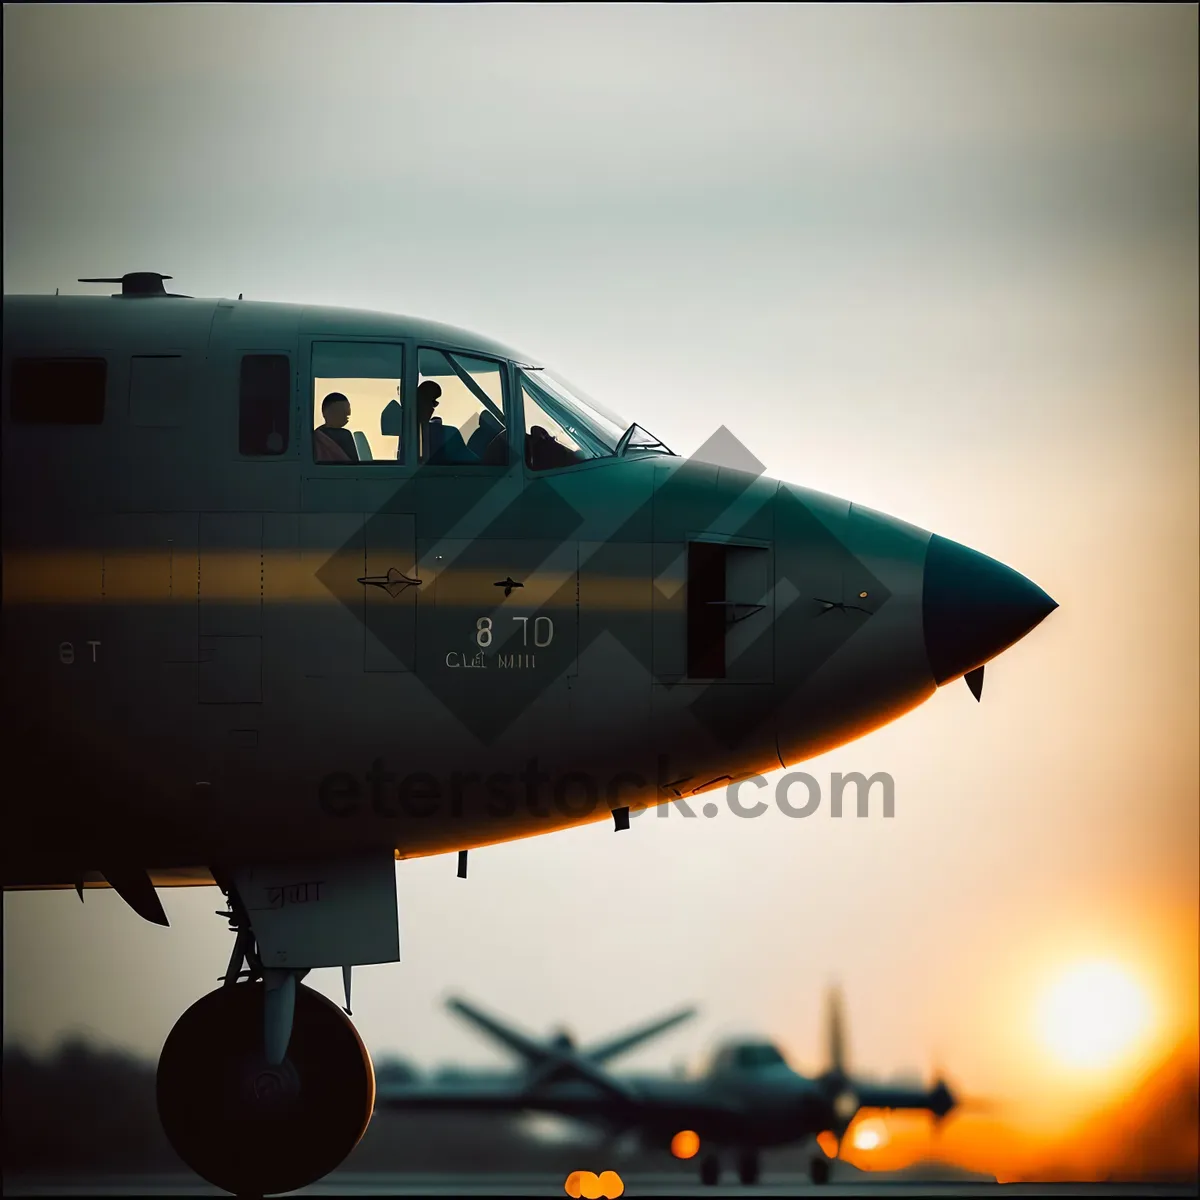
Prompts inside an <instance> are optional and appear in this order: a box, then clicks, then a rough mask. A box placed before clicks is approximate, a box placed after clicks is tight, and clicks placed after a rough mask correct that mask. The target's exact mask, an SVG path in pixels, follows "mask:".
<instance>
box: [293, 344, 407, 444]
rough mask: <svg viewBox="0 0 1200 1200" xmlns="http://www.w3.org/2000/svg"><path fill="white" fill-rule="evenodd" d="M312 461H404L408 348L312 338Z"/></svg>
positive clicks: (395, 345)
mask: <svg viewBox="0 0 1200 1200" xmlns="http://www.w3.org/2000/svg"><path fill="white" fill-rule="evenodd" d="M312 380H313V391H312V398H313V435H312V436H313V461H314V462H319V463H341V464H351V465H358V464H363V463H391V464H392V465H393V466H394V465H395V464H396V463H402V462H403V461H404V458H405V448H404V436H403V434H404V395H403V386H402V385H403V380H404V347H403V346H401V345H398V344H395V343H390V342H314V343H313V348H312Z"/></svg>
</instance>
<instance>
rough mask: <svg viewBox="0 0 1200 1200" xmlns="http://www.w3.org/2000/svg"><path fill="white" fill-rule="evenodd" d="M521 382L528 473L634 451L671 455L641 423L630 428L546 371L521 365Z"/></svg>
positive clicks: (542, 368)
mask: <svg viewBox="0 0 1200 1200" xmlns="http://www.w3.org/2000/svg"><path fill="white" fill-rule="evenodd" d="M520 380H521V393H522V397H523V399H524V403H525V464H526V466H528V467H529V469H530V470H531V471H547V470H550V469H552V468H554V467H569V466H571V465H573V464H574V463H580V462H587V461H588V460H589V459H595V458H621V457H624V456H625V455H626V454H633V453H646V452H649V453H657V454H670V453H671V451H670V450H668V449H667V447H666V446H665V445H663V443H662V442H660V441H659V440H658V439H657V438H656V437H654V436H653V435H652V434H649V433H647V432H646V431H645V430H644V429H642V427H641V426H640V425H630V424H628V423H627V422H625V421H624V420H623V419H622V418H621V417H618V416H617V415H616V413H614V412H612V411H610V410H609V409H607V408H605V407H604V406H603V405H602V404H598V403H597V402H596V401H595V400H592V399H591V398H590V397H589V396H586V395H585V394H584V393H583V392H582V391H580V390H579V388H577V387H575V386H574V385H572V384H569V383H567V382H566V380H564V379H563V378H562V377H561V376H559V375H556V374H555V373H554V372H552V371H549V370H547V369H546V368H544V367H521V368H520Z"/></svg>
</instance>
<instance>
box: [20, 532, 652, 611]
mask: <svg viewBox="0 0 1200 1200" xmlns="http://www.w3.org/2000/svg"><path fill="white" fill-rule="evenodd" d="M338 553H339V551H338V548H336V547H333V548H328V549H320V550H305V551H303V553H302V554H301V553H299V552H296V551H288V552H281V551H263V552H262V553H259V552H256V551H237V550H231V551H221V552H217V553H209V552H207V551H206V552H205V554H204V555H203V558H202V559H201V558H200V556H198V555H197V554H196V553H195V551H191V552H189V551H176V552H174V553H172V554H167V553H164V552H162V551H160V550H158V549H154V550H122V551H118V552H115V553H102V552H100V551H98V550H97V551H87V550H79V551H46V552H30V551H14V552H11V553H8V554H5V556H4V576H3V580H4V588H3V599H4V603H5V604H9V605H36V606H40V605H60V604H102V603H107V604H112V603H118V604H168V603H179V602H186V601H188V600H203V601H205V602H212V603H216V604H258V603H266V604H328V603H330V602H331V601H332V600H334V599H340V600H351V601H353V600H354V599H355V598H356V597H359V596H362V595H363V594H364V589H365V588H371V590H372V591H379V593H380V595H381V596H386V595H387V593H386V592H384V591H382V589H375V588H373V587H371V585H369V584H362V583H360V582H359V579H360V578H361V577H366V574H365V568H364V566H363V560H362V557H361V555H356V554H349V553H348V554H346V555H344V556H342V560H341V561H340V562H339V561H335V562H334V564H333V567H332V569H331V570H330V571H329V572H327V574H328V575H330V576H335V577H334V578H332V579H331V582H332V583H333V585H334V586H333V588H330V587H328V586H326V584H325V583H324V582H323V581H322V580H321V579H319V578H318V577H317V572H318V571H320V570H322V568H323V567H324V566H325V564H326V563H329V562H330V560H331V559H335V556H338ZM386 557H387V556H386V555H384V556H382V558H381V560H386ZM402 558H403V556H402V555H399V554H398V555H397V556H396V561H395V563H393V564H391V565H395V566H396V567H398V569H400V570H402V571H405V572H406V573H408V574H412V573H413V572H414V570H415V572H416V574H417V575H418V576H419V577H420V578H421V580H422V583H421V585H420V589H419V590H420V591H422V592H424V594H426V595H430V594H431V593H432V591H433V588H432V585H433V584H434V583H435V582H436V579H437V575H438V574H439V572H445V571H447V570H449V572H450V577H449V578H448V579H447V580H446V581H445V583H444V584H443V585H442V588H441V589H440V591H439V592H438V601H439V603H440V604H443V605H446V604H455V603H457V602H458V601H460V600H461V601H462V602H463V603H467V602H470V603H471V604H472V605H473V606H478V604H479V603H480V601H481V600H482V599H484V598H487V599H488V600H491V601H493V602H494V603H493V606H494V607H500V606H501V605H506V606H508V607H511V608H514V609H527V608H536V607H539V606H540V605H544V604H547V603H549V602H550V601H551V600H553V599H554V598H555V597H556V596H557V597H558V598H559V603H560V604H563V605H565V604H574V603H575V594H576V592H575V589H576V575H575V572H573V571H571V572H565V571H545V572H535V573H534V574H532V575H527V576H524V577H523V578H522V579H521V582H522V584H523V586H522V587H520V588H514V589H513V592H512V594H511V595H510V596H508V597H507V598H505V596H504V595H503V590H502V589H500V588H497V587H496V586H495V583H496V574H497V571H498V570H499V573H500V574H503V571H502V570H500V569H499V568H497V569H493V570H491V571H488V572H484V571H480V570H470V569H463V570H455V569H454V566H453V563H451V564H449V565H448V567H447V566H442V565H441V564H438V566H437V567H436V568H431V567H428V566H425V565H423V564H422V565H421V566H419V567H417V568H415V569H414V567H413V564H412V562H411V561H409V562H407V563H405V562H403V561H401V560H402ZM377 559H380V556H377ZM650 587H651V585H650V581H649V580H648V579H647V578H645V577H644V576H643V577H637V576H617V575H592V574H590V573H588V572H587V569H586V566H585V568H584V572H583V583H582V589H583V590H582V593H581V596H580V599H581V601H582V603H583V604H584V605H585V606H586V607H587V608H597V609H613V610H626V611H639V610H643V609H647V608H649V607H650V597H651V590H650ZM408 594H410V589H405V590H404V591H403V592H401V593H400V597H401V598H402V597H404V596H407V595H408Z"/></svg>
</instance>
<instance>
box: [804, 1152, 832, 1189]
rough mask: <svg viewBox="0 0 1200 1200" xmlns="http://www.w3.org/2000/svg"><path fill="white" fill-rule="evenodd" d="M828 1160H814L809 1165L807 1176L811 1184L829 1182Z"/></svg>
mask: <svg viewBox="0 0 1200 1200" xmlns="http://www.w3.org/2000/svg"><path fill="white" fill-rule="evenodd" d="M829 1171H830V1167H829V1159H827V1158H814V1159H813V1160H812V1162H811V1163H810V1164H809V1168H808V1174H809V1178H810V1179H811V1180H812V1181H813V1183H828V1182H829Z"/></svg>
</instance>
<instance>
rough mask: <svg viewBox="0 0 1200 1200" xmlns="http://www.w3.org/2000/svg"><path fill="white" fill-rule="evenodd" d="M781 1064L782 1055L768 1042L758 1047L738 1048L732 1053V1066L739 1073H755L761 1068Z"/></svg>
mask: <svg viewBox="0 0 1200 1200" xmlns="http://www.w3.org/2000/svg"><path fill="white" fill-rule="evenodd" d="M782 1062H783V1055H782V1054H780V1053H779V1051H778V1050H777V1049H776V1048H775V1047H774V1046H772V1045H771V1044H770V1043H768V1042H762V1043H759V1044H758V1045H748V1046H738V1047H737V1048H736V1050H735V1051H734V1065H735V1066H736V1067H737V1068H738V1070H741V1071H756V1070H758V1069H760V1068H761V1067H775V1066H778V1065H779V1064H780V1063H782Z"/></svg>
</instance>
